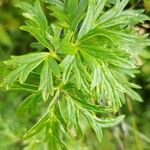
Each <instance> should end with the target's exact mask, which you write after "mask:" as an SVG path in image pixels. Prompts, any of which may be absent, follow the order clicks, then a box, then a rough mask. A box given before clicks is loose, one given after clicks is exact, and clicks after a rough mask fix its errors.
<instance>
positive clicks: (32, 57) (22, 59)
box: [5, 52, 49, 65]
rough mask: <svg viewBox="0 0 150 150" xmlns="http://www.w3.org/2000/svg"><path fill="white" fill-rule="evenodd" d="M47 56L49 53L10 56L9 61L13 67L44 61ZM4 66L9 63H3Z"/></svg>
mask: <svg viewBox="0 0 150 150" xmlns="http://www.w3.org/2000/svg"><path fill="white" fill-rule="evenodd" d="M48 55H49V53H46V52H40V53H30V54H26V55H22V56H11V59H12V60H10V61H13V62H14V65H22V64H28V63H31V62H34V61H37V60H40V59H44V58H46V57H47V56H48ZM5 63H6V64H8V65H9V61H8V63H7V61H6V62H5Z"/></svg>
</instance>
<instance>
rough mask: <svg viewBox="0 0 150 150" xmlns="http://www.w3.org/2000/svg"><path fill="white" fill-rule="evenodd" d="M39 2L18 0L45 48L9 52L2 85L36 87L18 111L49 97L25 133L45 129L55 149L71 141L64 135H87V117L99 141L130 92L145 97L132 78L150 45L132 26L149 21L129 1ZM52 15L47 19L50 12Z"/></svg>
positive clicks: (28, 27) (133, 96)
mask: <svg viewBox="0 0 150 150" xmlns="http://www.w3.org/2000/svg"><path fill="white" fill-rule="evenodd" d="M43 1H44V3H45V4H46V5H45V6H46V8H45V7H44V8H45V9H42V8H41V5H40V2H39V0H36V1H35V4H34V6H32V5H30V4H29V3H26V2H22V3H19V4H18V7H20V8H21V9H22V10H23V11H24V13H23V15H24V16H25V18H26V22H25V25H24V26H22V27H21V29H22V30H24V31H27V32H29V33H30V34H31V35H32V36H34V37H35V38H36V39H37V41H38V42H39V44H41V45H42V46H44V47H45V51H43V52H36V53H30V54H26V55H22V56H11V59H10V60H7V61H5V64H7V66H8V67H9V69H10V73H9V74H8V75H7V76H6V77H5V78H4V79H3V81H2V83H1V86H2V87H6V88H11V89H23V90H27V91H30V95H29V96H28V97H27V98H26V99H25V100H24V101H23V102H22V104H21V105H20V106H19V108H18V111H22V112H24V111H27V110H28V109H29V108H31V107H32V106H33V105H37V104H38V102H39V101H40V100H42V99H43V101H44V102H45V103H47V102H48V103H49V105H48V107H47V110H46V112H45V113H44V114H43V116H42V117H41V119H40V120H39V121H38V122H37V123H36V124H35V125H34V126H33V127H32V128H31V129H30V130H29V131H27V132H26V133H25V135H24V138H25V139H26V138H29V137H31V136H33V135H36V134H37V133H38V132H40V131H41V130H42V129H45V131H46V132H45V138H44V142H47V143H48V145H49V148H50V149H51V148H52V147H53V149H59V147H60V145H61V146H62V147H65V148H66V147H67V146H66V144H65V143H64V141H63V140H62V139H65V138H67V137H70V136H74V134H73V135H72V133H71V131H72V130H73V131H74V132H75V135H76V136H77V135H82V134H83V133H82V126H81V123H80V120H81V119H82V117H84V118H86V120H87V121H88V122H89V124H90V125H91V127H92V128H93V130H94V132H95V133H96V135H97V138H98V140H99V141H101V139H102V128H104V127H111V126H114V125H116V124H118V123H119V122H121V121H122V119H123V118H124V115H123V116H119V117H113V116H114V115H113V113H114V112H117V111H118V109H119V108H120V107H122V104H123V103H125V101H126V99H127V98H130V99H133V100H137V101H140V102H141V101H142V99H141V97H140V96H139V95H138V94H137V93H136V92H135V91H134V90H133V88H140V87H139V86H138V85H135V84H133V83H131V82H129V77H135V74H136V73H137V72H138V71H137V67H138V64H137V61H136V58H137V54H138V52H139V51H140V50H141V49H143V48H145V47H146V46H149V45H150V40H149V39H147V35H142V36H140V35H138V34H137V32H136V31H134V28H133V27H134V25H136V24H138V23H141V22H144V21H145V20H149V18H148V17H147V16H146V15H144V14H143V10H124V8H125V6H126V5H127V3H128V0H122V1H120V0H117V1H116V3H115V4H114V6H113V7H112V8H109V9H108V7H107V1H106V0H43ZM43 10H46V11H49V10H50V11H49V12H50V16H51V17H52V16H53V17H54V18H55V19H54V21H52V22H49V21H48V19H47V18H46V15H45V14H44V11H43Z"/></svg>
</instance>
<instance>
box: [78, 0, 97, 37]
mask: <svg viewBox="0 0 150 150" xmlns="http://www.w3.org/2000/svg"><path fill="white" fill-rule="evenodd" d="M94 6H95V5H94V2H93V1H89V4H88V11H87V15H86V17H85V19H84V21H83V24H82V26H81V28H80V31H79V33H78V39H80V38H81V37H82V36H84V35H85V34H86V33H87V32H89V31H90V29H91V28H92V26H93V24H94V15H95V14H94V13H95V12H94V8H95V7H94Z"/></svg>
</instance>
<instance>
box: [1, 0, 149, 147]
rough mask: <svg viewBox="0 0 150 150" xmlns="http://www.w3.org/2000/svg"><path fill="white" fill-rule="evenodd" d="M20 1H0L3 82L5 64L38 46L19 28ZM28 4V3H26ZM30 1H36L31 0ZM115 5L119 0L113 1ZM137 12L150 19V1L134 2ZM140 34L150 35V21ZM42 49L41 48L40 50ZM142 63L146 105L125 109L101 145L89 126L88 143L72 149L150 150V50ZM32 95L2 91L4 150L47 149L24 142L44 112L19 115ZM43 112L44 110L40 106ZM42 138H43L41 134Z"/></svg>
mask: <svg viewBox="0 0 150 150" xmlns="http://www.w3.org/2000/svg"><path fill="white" fill-rule="evenodd" d="M18 1H19V0H0V60H1V61H0V80H2V78H3V77H4V76H5V73H6V72H7V69H6V68H5V65H4V64H3V62H2V61H3V60H6V59H8V58H9V57H10V55H20V54H25V53H30V52H32V51H36V50H37V47H38V45H37V44H36V43H35V39H34V38H33V37H32V36H30V35H29V34H28V33H26V32H23V31H21V30H20V29H19V27H20V26H21V25H23V24H24V18H23V17H22V15H21V11H20V10H19V9H18V8H16V7H15V4H16V3H17V2H18ZM26 1H27V0H26ZM28 1H29V2H32V1H30V0H28ZM110 2H111V3H112V2H115V0H112V1H111V0H110ZM127 7H128V8H131V9H132V8H134V9H138V8H140V9H145V13H146V14H147V15H149V16H150V0H143V1H141V0H130V3H129V4H128V6H127ZM137 28H138V31H139V33H140V34H143V33H150V22H149V21H147V22H146V23H144V24H141V25H137ZM38 49H40V48H39V47H38ZM138 61H140V62H142V63H143V65H142V66H141V67H140V71H141V72H140V73H139V74H138V76H137V78H135V79H134V80H133V82H136V83H138V84H139V85H141V86H142V89H141V90H140V91H139V93H140V95H141V96H142V97H143V100H144V102H143V103H138V102H131V101H127V103H126V104H125V105H124V106H123V108H122V110H120V113H124V114H126V119H125V121H124V122H123V123H122V124H121V125H119V126H117V127H114V128H111V129H107V130H104V138H103V141H102V143H101V144H99V143H98V141H97V140H96V138H95V136H94V134H93V131H92V130H91V129H90V128H88V127H86V129H85V130H87V132H86V133H87V134H86V136H85V139H84V142H81V141H80V140H76V141H70V140H69V141H67V144H68V145H69V146H70V149H71V150H80V149H82V150H149V149H150V48H146V49H145V51H142V52H141V53H140V58H138ZM27 94H28V93H27V92H24V91H4V90H3V89H0V150H23V149H25V150H43V149H45V148H44V145H42V144H41V143H40V142H38V141H34V140H32V142H30V144H28V142H29V141H28V142H26V141H23V140H22V135H23V133H24V132H25V131H26V130H27V128H28V127H30V126H31V125H33V124H34V123H35V122H36V118H37V117H38V115H39V113H40V111H38V112H37V111H36V110H35V111H33V110H29V112H25V113H24V114H17V111H16V110H17V107H18V106H19V104H20V103H21V101H23V99H24V97H26V95H27ZM39 109H41V111H42V109H44V106H42V105H40V107H39ZM39 136H40V135H39Z"/></svg>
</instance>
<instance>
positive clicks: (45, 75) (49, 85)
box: [39, 58, 54, 101]
mask: <svg viewBox="0 0 150 150" xmlns="http://www.w3.org/2000/svg"><path fill="white" fill-rule="evenodd" d="M40 76H41V77H40V85H39V90H40V91H42V97H43V100H44V101H46V100H47V99H48V97H49V94H50V95H53V94H54V87H53V77H52V71H51V66H50V63H49V58H47V59H46V60H45V62H44V65H43V68H42V71H41V75H40Z"/></svg>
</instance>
